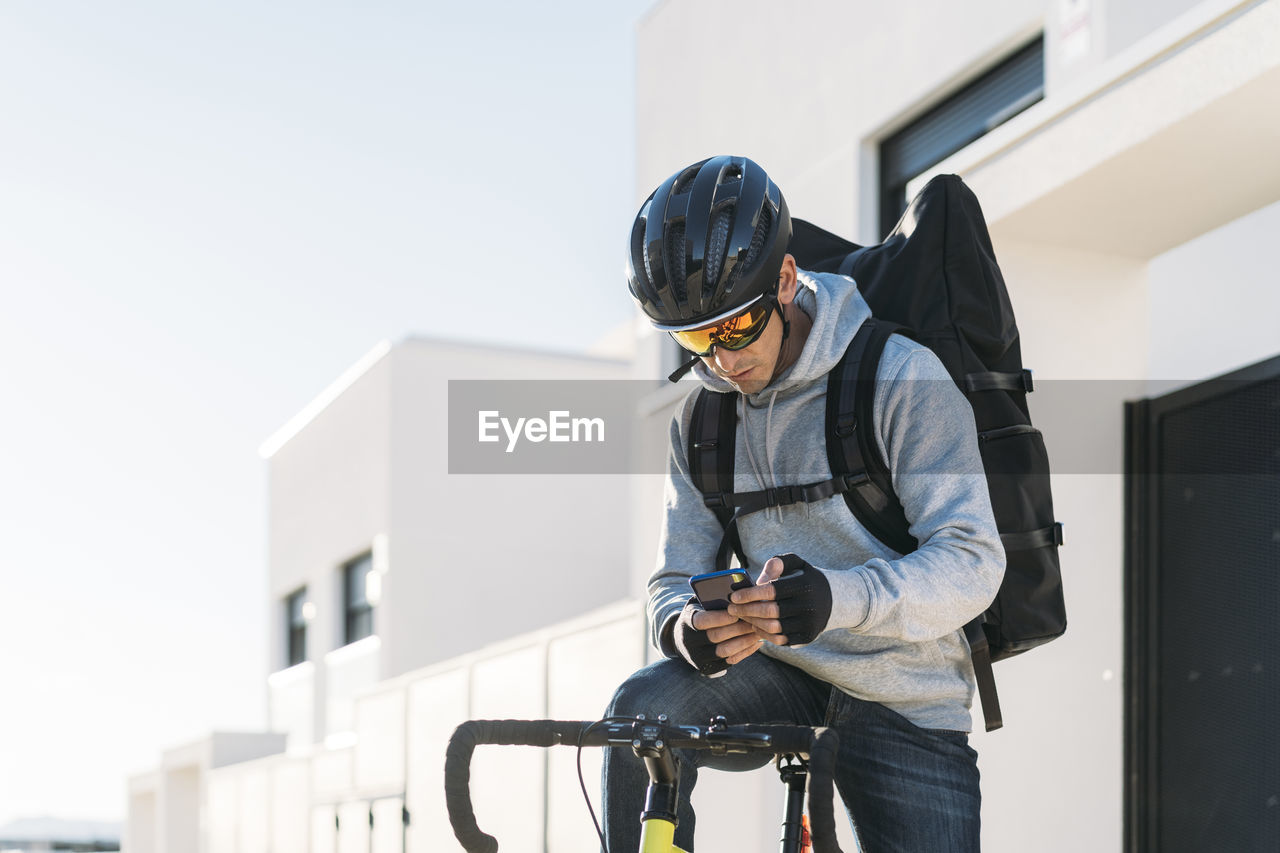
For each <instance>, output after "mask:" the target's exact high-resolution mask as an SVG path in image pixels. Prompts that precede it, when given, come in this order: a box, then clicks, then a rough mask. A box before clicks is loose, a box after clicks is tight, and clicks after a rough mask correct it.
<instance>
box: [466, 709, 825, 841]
mask: <svg viewBox="0 0 1280 853" xmlns="http://www.w3.org/2000/svg"><path fill="white" fill-rule="evenodd" d="M479 744H500V745H504V746H511V745H525V746H542V747H551V746H558V745H576V746H577V747H578V750H579V759H580V758H581V750H582V749H583V748H584V747H596V746H600V747H608V746H615V747H630V748H631V750H632V751H633V752H634V753H635V754H636V756H637V757H639V758H642V759H643V760H644V763H645V767H646V768H647V769H648V772H649V786H648V789H647V791H646V794H645V810H644V812H643V813H642V814H641V816H640V821H641V837H640V851H639V853H685V851H683V850H682V849H681V848H679V847H676V846H675V829H676V807H677V805H678V804H679V802H680V792H679V784H678V780H679V773H678V767H679V760H678V758H677V756H676V755H675V754H674V753H673V752H672V750H676V749H705V750H712V751H714V752H717V753H721V754H724V753H744V752H770V753H773V755H774V763H775V765H776V766H777V768H778V772H779V774H780V775H781V777H782V781H783V783H784V784H785V785H786V789H787V794H786V798H785V801H784V805H783V818H782V842H781V847H780V852H781V853H802V851H807V850H808V849H810V848H809V847H808V843H809V842H810V841H811V842H812V845H813V846H812V850H813V853H841V850H840V847H839V845H838V844H837V842H836V832H835V814H834V807H833V803H834V791H833V785H832V778H831V770H832V767H833V765H834V763H835V756H836V749H837V746H838V740H837V736H836V733H835V732H834V731H831V730H830V729H825V728H816V729H815V728H810V727H808V726H792V725H734V726H730V725H728V724H727V723H726V722H725V720H724V718H723V717H717V718H715V719H714V720H712V721H711V724H710V725H708V726H686V725H675V724H671V723H669V722H668V721H667V718H666V716H665V715H664V716H659V717H658V719H657V720H653V721H651V720H647V719H645V717H644V716H643V715H641V716H638V717H634V718H622V717H614V718H606V719H604V720H598V721H596V722H585V721H583V722H568V721H561V720H469V721H467V722H465V723H462V724H461V725H459V726H458V728H457V729H456V730H455V731H454V733H453V736H452V737H451V738H450V739H449V747H448V750H447V751H446V755H445V769H444V776H445V779H444V787H445V803H446V806H447V808H448V811H449V823H450V824H451V825H452V827H453V833H454V835H455V836H456V837H457V839H458V841H459V843H461V844H462V847H463V849H464V850H466V851H467V853H496V851H497V850H498V842H497V839H495V838H494V837H493V836H491V835H489V834H487V833H485V832H483V831H481V829H480V827H479V826H477V825H476V817H475V811H474V810H473V808H472V804H471V790H470V781H471V755H472V753H473V752H474V750H475V747H476V746H477V745H479ZM805 756H808V759H807V760H806V759H805ZM578 772H579V778H580V779H581V772H582V768H581V763H580V762H579V768H578ZM806 782H807V786H808V793H809V818H810V820H811V822H812V827H811V828H808V829H807V828H806V827H805V826H804V820H803V812H804V801H805V788H806ZM583 794H584V795H585V794H586V786H585V784H584V785H583ZM587 805H588V808H590V801H589V800H588V804H587ZM592 820H593V821H594V820H595V813H594V811H593V812H592ZM596 832H597V833H598V834H599V833H600V829H599V826H598V825H597V827H596ZM600 842H601V846H602V847H603V846H604V837H603V835H602V834H601V838H600ZM610 853H623V851H616V850H615V851H610Z"/></svg>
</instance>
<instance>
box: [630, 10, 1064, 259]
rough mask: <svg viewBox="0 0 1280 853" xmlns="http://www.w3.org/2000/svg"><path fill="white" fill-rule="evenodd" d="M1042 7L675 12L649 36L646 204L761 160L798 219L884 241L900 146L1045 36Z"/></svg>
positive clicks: (642, 90) (644, 93) (645, 34)
mask: <svg viewBox="0 0 1280 853" xmlns="http://www.w3.org/2000/svg"><path fill="white" fill-rule="evenodd" d="M1044 12H1045V3H1044V2H1042V0H976V2H971V3H942V2H938V3H925V4H922V3H903V4H888V3H877V2H872V0H858V2H820V3H807V4H803V5H802V6H799V7H783V6H780V5H778V4H775V3H767V2H758V0H757V2H746V3H743V2H734V0H708V2H665V3H661V4H659V5H657V6H656V7H655V8H654V9H653V11H651V12H650V13H649V15H648V16H647V17H646V18H644V19H643V20H642V21H641V22H640V25H639V27H638V29H637V33H636V67H637V69H638V72H637V75H636V113H637V115H636V126H637V128H638V145H637V146H636V154H637V162H636V182H637V186H636V200H637V203H638V202H639V201H640V200H641V199H643V198H644V197H645V196H647V195H648V194H649V192H650V191H652V189H653V188H654V187H655V186H657V184H658V182H659V181H661V180H662V179H663V178H665V177H667V176H668V175H670V174H671V173H672V172H674V171H676V170H677V169H679V168H681V167H683V166H685V165H687V164H688V163H691V162H694V161H695V160H698V159H700V158H703V157H708V156H711V155H713V154H722V153H735V154H749V156H750V157H751V158H752V159H753V160H755V161H756V162H758V163H760V164H761V165H762V166H763V167H764V168H765V169H766V170H768V171H769V173H770V175H772V176H773V177H774V179H775V180H776V181H777V182H778V183H779V185H780V186H781V187H783V189H784V192H785V193H786V197H787V202H788V204H789V205H790V207H791V210H792V212H793V214H796V215H800V216H802V217H803V218H805V219H808V220H810V221H812V222H817V223H820V224H822V225H823V227H825V228H827V229H829V230H831V231H835V232H836V233H838V234H843V235H845V236H848V237H850V238H851V239H855V240H856V239H859V238H861V240H862V241H863V242H868V241H869V242H875V240H876V234H877V231H876V227H877V223H876V221H875V219H876V217H875V214H874V211H875V210H876V207H875V205H874V203H870V204H869V203H867V201H866V200H865V199H863V198H862V196H863V193H864V192H865V191H866V190H867V189H868V188H871V192H872V193H874V187H873V185H874V182H875V175H876V172H875V169H876V165H875V159H874V156H873V154H872V153H871V152H870V151H869V150H865V149H866V146H865V141H866V140H868V139H872V138H876V137H879V136H883V135H887V134H888V133H891V132H892V131H893V130H896V129H897V128H898V127H901V126H902V124H904V123H905V122H906V120H908V119H909V118H911V117H914V115H915V114H918V113H919V112H922V111H923V110H924V109H926V108H927V107H929V106H931V105H933V104H934V103H936V102H937V100H938V99H939V98H940V97H941V96H943V95H944V94H946V93H948V92H949V91H953V90H954V89H955V88H956V86H957V81H961V80H965V79H967V78H969V77H970V76H972V74H973V73H974V72H975V71H977V70H979V69H981V68H983V67H984V66H985V65H986V64H987V63H988V62H990V60H992V59H993V58H996V57H998V56H1000V55H1002V54H1003V53H1006V52H1008V51H1010V50H1011V49H1013V48H1015V47H1018V46H1020V45H1021V44H1022V43H1024V42H1025V41H1027V40H1028V39H1030V38H1031V37H1033V36H1034V35H1035V33H1037V32H1038V31H1039V30H1040V29H1041V28H1042V26H1043V23H1042V22H1043V18H1044Z"/></svg>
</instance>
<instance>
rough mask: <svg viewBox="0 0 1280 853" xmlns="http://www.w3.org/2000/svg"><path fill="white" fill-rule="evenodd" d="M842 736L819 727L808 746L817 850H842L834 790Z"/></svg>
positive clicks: (826, 852)
mask: <svg viewBox="0 0 1280 853" xmlns="http://www.w3.org/2000/svg"><path fill="white" fill-rule="evenodd" d="M839 748H840V737H839V735H837V734H836V733H835V732H834V731H832V730H831V729H817V730H816V732H815V736H814V739H813V746H812V747H810V748H809V823H810V826H809V838H810V840H812V842H813V849H814V853H841V851H840V845H839V843H838V842H837V841H836V817H835V791H833V790H832V787H833V786H832V773H833V771H834V770H835V766H836V753H837V751H838V750H839Z"/></svg>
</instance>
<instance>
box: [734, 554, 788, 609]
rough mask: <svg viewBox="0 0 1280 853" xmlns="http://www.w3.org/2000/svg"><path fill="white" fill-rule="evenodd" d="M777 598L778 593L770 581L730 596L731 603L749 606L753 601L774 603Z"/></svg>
mask: <svg viewBox="0 0 1280 853" xmlns="http://www.w3.org/2000/svg"><path fill="white" fill-rule="evenodd" d="M778 562H779V563H781V562H782V561H781V560H779V561H778ZM776 596H777V591H776V590H775V589H774V588H773V582H772V581H770V582H768V583H764V584H757V585H756V586H748V587H744V588H743V589H738V590H734V591H733V592H732V593H731V594H730V595H729V601H730V602H732V603H733V604H748V603H750V602H752V601H773V599H774V598H775V597H776Z"/></svg>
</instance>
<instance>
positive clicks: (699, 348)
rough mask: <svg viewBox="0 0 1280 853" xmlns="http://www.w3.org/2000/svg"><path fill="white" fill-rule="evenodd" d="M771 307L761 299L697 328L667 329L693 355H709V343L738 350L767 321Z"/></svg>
mask: <svg viewBox="0 0 1280 853" xmlns="http://www.w3.org/2000/svg"><path fill="white" fill-rule="evenodd" d="M772 310H773V302H772V300H769V299H761V300H759V301H757V302H753V303H751V304H750V305H748V306H747V307H746V308H744V309H742V310H741V311H739V312H738V313H737V314H734V315H733V316H731V317H727V318H725V319H724V320H720V321H719V322H717V323H712V324H711V325H709V326H702V327H701V328H697V329H681V330H678V331H669V332H668V334H669V335H671V337H673V338H675V340H676V343H678V344H679V345H680V346H682V347H684V348H685V349H687V350H688V351H689V352H691V353H693V354H694V355H699V356H709V355H711V351H712V348H713V347H720V348H722V349H727V350H740V349H745V348H746V347H749V346H751V345H752V344H753V343H755V341H756V338H758V337H760V335H761V333H763V332H764V329H765V327H766V326H767V325H769V314H770V312H771V311H772Z"/></svg>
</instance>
